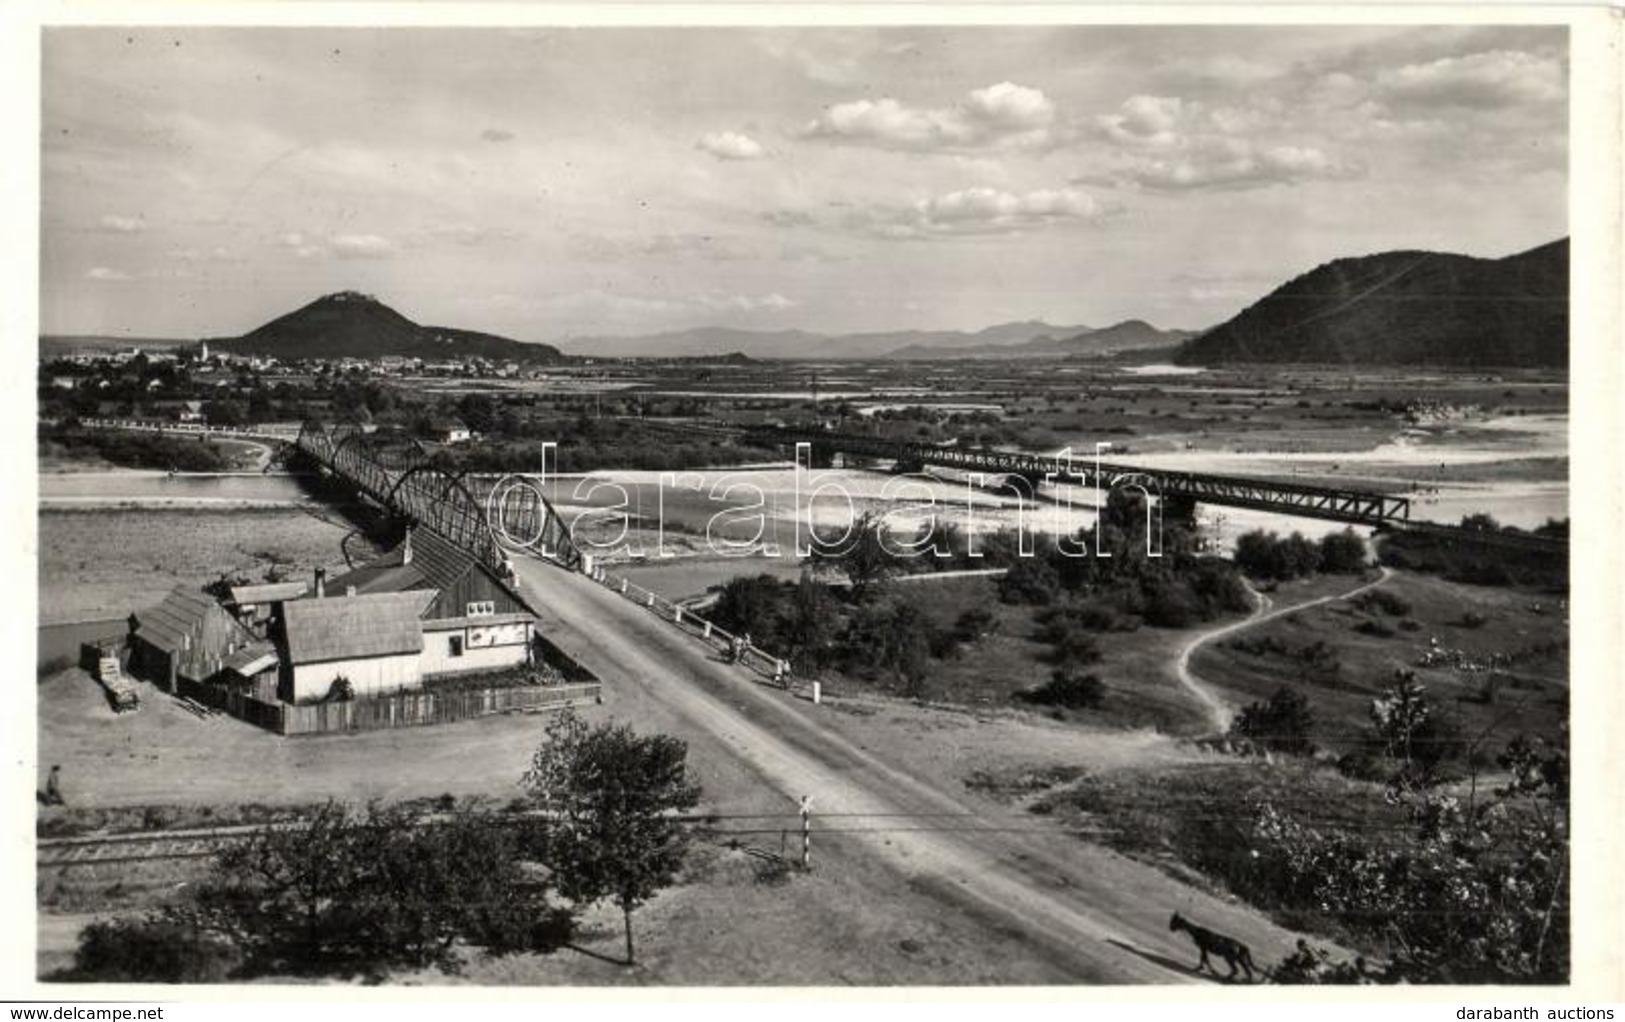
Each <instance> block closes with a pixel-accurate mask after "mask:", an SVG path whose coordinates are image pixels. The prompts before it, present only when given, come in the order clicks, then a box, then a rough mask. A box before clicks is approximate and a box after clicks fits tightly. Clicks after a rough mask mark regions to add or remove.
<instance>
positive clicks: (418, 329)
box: [209, 291, 563, 362]
mask: <svg viewBox="0 0 1625 1022" xmlns="http://www.w3.org/2000/svg"><path fill="white" fill-rule="evenodd" d="M209 344H210V346H211V347H215V348H218V349H220V350H223V351H230V352H234V353H238V354H252V355H274V356H276V357H277V358H280V359H301V358H380V357H382V356H385V355H397V356H401V357H403V358H423V359H456V358H468V357H479V358H488V359H494V360H501V361H507V360H510V359H511V360H514V361H519V362H557V361H559V360H560V359H562V358H563V356H562V355H561V354H560V353H559V350H558V349H557V348H555V347H553V346H552V345H550V344H529V343H525V342H523V341H516V340H513V339H511V338H507V337H499V336H497V335H496V334H486V333H480V332H478V331H475V330H460V329H456V328H454V327H442V326H420V325H418V324H417V323H414V322H412V321H411V320H410V319H407V318H406V317H405V316H403V315H401V314H400V313H399V312H396V311H395V310H394V309H392V308H390V307H389V306H387V305H385V304H384V303H382V302H380V301H378V300H377V299H376V298H374V297H372V296H371V295H364V294H360V293H358V292H355V291H340V292H338V293H337V294H330V295H324V296H323V297H321V298H318V299H316V300H315V301H313V302H311V303H310V304H309V305H306V306H304V307H303V308H300V309H296V310H294V311H293V312H290V313H288V314H287V315H285V316H279V317H278V318H276V319H273V320H271V321H270V322H269V323H266V324H265V325H264V326H261V327H259V328H257V329H255V330H251V331H249V332H248V333H246V334H244V335H242V336H241V337H229V338H222V337H211V338H209Z"/></svg>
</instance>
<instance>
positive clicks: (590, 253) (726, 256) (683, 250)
mask: <svg viewBox="0 0 1625 1022" xmlns="http://www.w3.org/2000/svg"><path fill="white" fill-rule="evenodd" d="M569 244H570V249H571V251H572V253H573V254H575V255H576V256H577V257H579V258H582V259H591V260H596V261H602V262H619V261H622V260H626V259H639V258H647V257H657V258H673V257H675V258H680V259H703V260H706V261H709V262H733V261H736V260H741V259H755V258H758V257H759V256H760V255H761V253H760V252H758V251H756V250H755V249H754V248H752V247H751V246H750V245H749V244H747V243H746V240H745V239H743V238H741V237H739V236H737V235H718V234H700V233H692V232H691V233H681V234H575V235H571V236H570V239H569Z"/></svg>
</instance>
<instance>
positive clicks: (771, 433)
mask: <svg viewBox="0 0 1625 1022" xmlns="http://www.w3.org/2000/svg"><path fill="white" fill-rule="evenodd" d="M745 435H746V436H747V437H748V438H749V439H750V440H751V441H753V442H755V443H757V444H760V445H767V446H774V447H780V448H786V449H789V448H794V447H795V446H796V445H798V444H807V445H808V446H809V447H810V449H811V453H812V457H813V463H814V465H828V464H830V461H831V459H832V458H833V456H834V455H836V454H840V455H845V456H852V457H859V458H872V459H876V460H880V461H889V462H891V463H892V464H894V465H896V466H898V467H900V468H902V469H904V470H916V469H919V468H923V467H924V466H927V465H937V466H941V467H944V468H953V469H960V470H963V471H968V472H981V473H987V474H995V475H1004V476H1015V477H1019V478H1021V479H1023V480H1026V481H1027V483H1028V484H1031V485H1036V484H1037V483H1038V482H1040V481H1042V480H1045V479H1048V478H1052V477H1053V478H1054V479H1057V480H1060V481H1064V482H1068V483H1073V484H1079V485H1084V486H1098V487H1099V488H1101V489H1103V490H1106V489H1111V488H1112V487H1113V486H1130V485H1132V486H1136V487H1139V488H1141V489H1143V490H1144V491H1145V492H1146V493H1147V494H1148V495H1149V496H1154V497H1157V498H1158V499H1159V500H1160V501H1161V502H1162V503H1163V505H1164V508H1165V513H1182V514H1186V515H1188V514H1190V513H1191V512H1192V511H1193V510H1194V508H1195V505H1197V504H1218V505H1222V506H1224V507H1237V508H1252V509H1255V510H1260V511H1274V512H1277V513H1280V514H1287V515H1297V516H1299V517H1303V518H1320V519H1325V520H1328V521H1334V522H1347V523H1349V524H1351V525H1366V526H1391V525H1400V524H1403V523H1404V522H1406V521H1407V520H1409V518H1410V513H1411V502H1410V499H1409V498H1408V497H1396V496H1393V495H1392V494H1387V493H1379V492H1374V491H1369V490H1357V489H1344V488H1338V487H1329V486H1312V485H1307V484H1304V483H1291V482H1281V481H1276V480H1273V479H1250V478H1245V477H1241V476H1223V475H1212V474H1209V473H1205V472H1175V471H1171V470H1168V469H1159V468H1145V467H1142V466H1138V465H1129V464H1124V463H1122V462H1112V461H1096V460H1095V459H1094V458H1093V457H1090V456H1088V455H1085V456H1084V457H1082V458H1072V459H1063V458H1059V457H1056V456H1054V455H1043V454H1029V453H1025V452H1022V451H1001V450H996V449H993V448H987V447H960V446H941V445H938V444H925V443H912V442H909V441H899V440H889V439H885V438H882V437H869V436H862V435H859V434H854V433H834V432H829V431H826V430H821V429H812V428H801V427H794V426H771V427H752V428H748V429H746V430H745Z"/></svg>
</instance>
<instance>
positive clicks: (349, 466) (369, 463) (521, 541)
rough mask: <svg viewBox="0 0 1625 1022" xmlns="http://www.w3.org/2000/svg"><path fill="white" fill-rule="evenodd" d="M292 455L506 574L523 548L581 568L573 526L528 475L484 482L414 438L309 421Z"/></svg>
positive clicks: (294, 443)
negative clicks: (512, 552) (513, 552)
mask: <svg viewBox="0 0 1625 1022" xmlns="http://www.w3.org/2000/svg"><path fill="white" fill-rule="evenodd" d="M292 456H293V457H294V458H295V459H299V458H302V459H304V460H305V461H307V462H310V463H313V464H314V465H315V467H317V468H318V469H321V470H322V471H324V472H325V473H327V474H329V475H331V476H333V477H334V478H336V479H338V480H339V481H340V482H341V483H343V484H344V485H345V486H347V487H348V488H349V489H351V490H354V491H355V492H356V493H358V494H360V495H361V496H362V497H365V498H366V499H367V500H368V501H370V502H371V503H373V504H375V505H377V506H378V507H380V508H382V509H383V510H384V511H385V512H387V513H388V514H390V515H392V516H395V517H398V518H402V519H405V520H406V521H408V522H410V523H412V524H413V525H414V526H422V527H424V528H429V529H433V530H434V531H435V532H437V533H439V534H440V535H441V536H443V537H445V538H446V539H448V540H450V541H451V542H452V543H455V544H456V545H457V546H459V547H461V548H463V549H464V550H467V551H468V552H469V553H471V554H473V555H474V556H476V557H478V558H479V559H480V561H481V563H483V564H485V565H486V566H487V567H489V568H490V569H491V570H493V571H495V572H496V573H497V574H498V575H499V576H500V577H504V578H506V577H507V576H508V574H509V572H510V570H511V567H510V565H509V563H508V558H507V557H506V556H505V553H504V551H505V550H508V549H523V550H525V551H527V552H529V553H532V554H539V555H541V556H543V557H546V558H547V559H549V560H552V561H554V562H556V563H558V564H561V565H563V566H564V567H566V568H570V569H576V568H579V567H580V565H581V553H580V551H578V550H577V549H576V547H575V545H574V544H573V543H572V542H571V541H570V530H569V526H568V525H567V524H566V523H565V521H564V519H562V518H560V517H559V514H558V512H557V511H555V510H554V509H553V506H552V505H551V504H549V503H548V501H547V498H546V497H545V496H544V495H543V494H542V492H541V490H540V489H539V488H538V487H536V486H534V485H532V484H529V483H528V482H526V481H524V480H523V479H522V477H517V476H514V477H505V478H504V479H502V480H489V479H486V480H479V479H476V478H475V477H473V476H471V475H469V474H468V473H465V472H461V471H458V470H456V469H455V468H453V467H451V466H450V465H448V464H446V463H445V462H443V461H441V460H440V459H437V458H435V457H433V456H432V455H430V454H429V452H428V451H427V450H426V449H425V448H424V447H423V445H422V444H420V443H418V442H417V441H416V440H412V439H406V438H401V437H397V436H394V435H392V434H386V433H369V432H366V431H364V430H362V429H360V428H357V427H351V426H339V427H335V428H333V429H328V428H326V427H322V426H319V425H316V424H314V423H307V424H306V425H305V426H304V427H303V428H302V429H300V431H299V436H298V437H297V438H296V439H295V440H294V442H293V448H292Z"/></svg>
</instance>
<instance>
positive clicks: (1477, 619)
mask: <svg viewBox="0 0 1625 1022" xmlns="http://www.w3.org/2000/svg"><path fill="white" fill-rule="evenodd" d="M1489 620H1490V619H1489V618H1487V617H1485V616H1484V615H1483V614H1479V613H1476V612H1474V611H1471V610H1469V611H1468V612H1467V613H1465V614H1463V615H1462V616H1461V621H1460V622H1458V623H1459V624H1460V625H1461V626H1462V627H1463V628H1483V627H1484V626H1485V625H1486V624H1488V623H1489Z"/></svg>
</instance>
